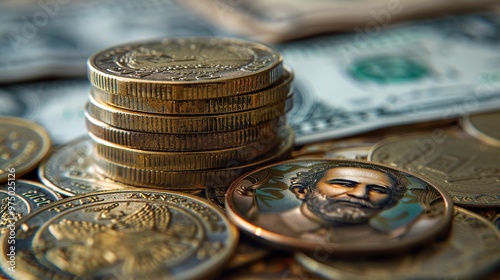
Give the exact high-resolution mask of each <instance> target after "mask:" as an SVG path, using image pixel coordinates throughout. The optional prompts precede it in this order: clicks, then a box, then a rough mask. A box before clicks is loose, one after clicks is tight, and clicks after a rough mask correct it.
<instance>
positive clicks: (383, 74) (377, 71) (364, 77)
mask: <svg viewBox="0 0 500 280" xmlns="http://www.w3.org/2000/svg"><path fill="white" fill-rule="evenodd" d="M350 72H351V75H352V76H353V77H354V78H355V79H357V80H361V81H370V82H376V83H380V84H390V83H403V82H412V81H416V80H419V79H422V78H423V77H425V76H427V75H429V73H430V70H429V69H428V68H427V67H426V66H424V65H422V64H420V63H418V62H416V61H413V60H412V59H409V58H407V57H387V56H383V57H378V56H377V57H369V58H365V59H362V60H358V61H356V62H355V63H354V65H353V67H352V68H351V69H350Z"/></svg>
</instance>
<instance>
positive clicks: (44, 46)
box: [0, 0, 500, 144]
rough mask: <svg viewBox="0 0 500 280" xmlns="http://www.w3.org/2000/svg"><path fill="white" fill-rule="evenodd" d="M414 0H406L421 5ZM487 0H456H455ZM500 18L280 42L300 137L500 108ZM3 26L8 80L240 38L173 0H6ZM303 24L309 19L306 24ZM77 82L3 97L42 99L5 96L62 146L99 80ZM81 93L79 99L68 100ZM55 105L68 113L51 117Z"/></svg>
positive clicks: (1, 46)
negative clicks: (117, 55)
mask: <svg viewBox="0 0 500 280" xmlns="http://www.w3.org/2000/svg"><path fill="white" fill-rule="evenodd" d="M206 2H208V3H211V4H213V5H215V4H217V3H221V2H220V1H219V0H217V1H206ZM313 2H314V3H312V4H311V5H310V6H311V7H316V8H317V9H319V8H320V7H321V5H327V4H328V3H337V5H340V4H342V3H343V5H348V3H352V1H350V2H347V1H343V2H339V1H329V2H327V1H319V0H317V1H313ZM316 2H321V3H319V4H318V5H319V6H318V5H316ZM372 2H373V3H372ZM406 2H407V1H403V0H401V2H400V4H402V5H403V6H404V5H406V6H404V7H406V8H408V9H409V7H410V6H409V5H410V4H408V3H406ZM417 2H418V3H427V2H429V1H417ZM441 2H443V3H448V4H449V3H450V1H440V3H441ZM486 2H488V1H455V3H456V4H455V5H456V6H461V7H465V6H467V7H469V6H470V5H474V6H475V5H476V4H478V3H486ZM23 3H25V2H23ZM61 3H66V4H61ZM202 3H204V1H200V6H203V5H205V4H202ZM227 3H229V2H227ZM231 3H233V4H236V3H241V5H243V4H245V3H247V2H243V1H239V2H238V1H235V2H231ZM248 3H249V2H248ZM248 3H247V4H246V5H250V4H248ZM252 3H253V2H252ZM255 3H263V2H261V1H256V2H255ZM271 3H275V2H270V4H269V5H271ZM290 3H296V2H294V1H291V2H290ZM356 3H358V4H361V3H365V1H364V0H360V1H356ZM370 3H372V4H370V5H356V6H355V7H363V8H365V9H367V10H368V11H369V10H370V9H372V10H375V11H378V10H376V9H375V8H370V7H375V6H373V5H376V3H379V4H380V3H381V2H380V1H370ZM390 3H392V2H390ZM468 3H469V4H468ZM313 4H314V5H313ZM435 4H436V5H441V4H438V3H435ZM255 5H256V4H255ZM290 5H291V4H290ZM384 5H387V3H386V2H384ZM429 5H431V4H429ZM463 5H465V6H463ZM383 7H386V6H383ZM3 8H5V9H3ZM281 10H282V11H287V10H286V9H281ZM231 13H232V12H231ZM231 13H230V12H227V13H226V15H228V16H229V14H231ZM401 13H403V11H402V12H401ZM498 14H499V13H497V14H494V13H492V14H483V15H479V14H478V15H475V14H470V15H463V16H448V17H442V18H440V19H433V20H421V21H416V22H408V23H401V24H397V25H390V26H388V27H386V28H365V26H364V25H360V28H359V29H354V30H355V31H356V30H357V31H356V32H351V33H345V34H331V35H326V36H321V37H314V38H309V39H304V40H300V41H294V42H286V43H281V44H277V45H276V46H277V47H278V48H279V49H280V51H281V52H282V54H283V56H284V59H285V63H286V64H289V65H290V66H291V67H292V68H293V70H294V72H295V74H296V75H295V89H296V94H295V95H294V104H295V105H294V108H293V110H292V111H291V112H290V113H289V114H288V119H289V122H290V124H291V126H292V127H293V128H294V130H295V132H296V144H306V143H312V142H315V141H323V140H326V139H334V138H340V137H346V136H349V135H354V134H358V133H362V132H367V131H370V130H374V129H378V128H381V127H388V126H393V125H402V124H410V123H416V122H423V121H430V120H445V119H449V118H455V117H459V116H462V115H466V114H471V113H475V112H479V111H486V110H493V109H498V108H500V53H499V52H498V50H499V47H500V16H498ZM365 22H366V19H365ZM0 23H2V24H0V83H15V82H19V81H28V80H33V79H40V78H45V77H68V76H77V77H81V78H83V77H85V75H86V70H85V64H86V60H87V58H88V56H89V55H90V54H91V53H93V52H95V51H97V50H99V49H102V48H105V47H109V46H111V45H117V44H120V43H122V42H129V41H133V40H139V39H148V38H158V37H166V36H198V35H206V36H211V35H216V36H233V37H234V36H237V35H235V34H229V33H225V31H222V30H221V29H219V28H216V27H214V26H211V25H210V24H207V23H206V22H205V21H203V20H202V19H200V18H199V17H198V16H197V15H196V14H193V13H192V12H190V11H189V10H188V9H186V8H185V7H182V6H179V5H178V4H177V2H174V1H173V0H169V1H160V0H147V1H141V2H134V1H131V0H126V1H104V2H103V1H97V0H92V1H74V2H73V1H71V2H64V1H62V0H61V1H56V0H42V1H38V2H37V1H33V4H32V5H25V4H22V5H21V4H12V2H2V3H0ZM361 27H362V28H361ZM302 28H303V27H302V26H297V30H302ZM304 28H305V27H304ZM297 32H299V31H297ZM71 83H72V82H71V81H70V82H68V81H64V80H54V81H51V82H35V83H29V84H20V85H5V86H2V87H0V98H1V100H2V101H3V100H8V101H9V102H10V101H12V100H17V99H19V100H27V99H26V98H24V97H25V96H30V97H29V98H31V99H30V100H39V101H37V102H31V103H29V104H30V106H28V107H26V108H29V110H24V109H23V110H18V111H15V112H14V111H12V110H13V108H15V107H10V106H8V105H7V103H6V102H4V104H2V106H1V108H0V115H12V114H14V115H19V114H21V113H20V112H24V113H22V114H21V115H22V116H24V117H27V118H30V119H32V120H34V121H39V122H42V124H44V123H46V124H47V129H48V130H49V132H50V133H51V135H53V137H55V140H54V141H55V142H56V143H62V142H65V141H66V140H69V139H71V138H74V137H76V136H78V134H79V133H77V132H80V131H85V127H84V122H83V117H82V116H81V114H80V115H79V114H78V113H74V114H75V118H69V117H68V116H69V114H70V113H69V112H80V113H81V110H82V108H83V104H84V102H85V100H86V98H85V96H86V95H87V94H88V92H87V90H88V88H89V84H88V82H86V80H83V79H82V80H80V81H79V82H75V83H74V84H72V85H70V84H71ZM56 89H57V90H56ZM59 89H61V90H59ZM63 89H64V90H63ZM56 92H59V93H56ZM73 97H75V98H78V101H66V100H67V99H68V98H70V99H71V98H73ZM63 99H64V100H65V101H63ZM23 102H28V101H23ZM51 106H52V107H54V108H57V110H59V111H58V112H59V113H57V114H55V115H52V113H51V114H47V113H46V112H44V113H43V114H42V113H41V112H42V111H46V110H48V109H47V108H49V107H51ZM75 108H76V109H75ZM74 110H75V111H74ZM37 112H38V113H37ZM50 112H55V111H53V110H52V109H51V111H50ZM64 112H66V113H64ZM62 116H65V117H62ZM76 116H80V117H79V118H76ZM49 117H50V118H49ZM69 120H72V121H71V125H70V124H69V123H67V121H69ZM61 122H64V125H63V123H61ZM64 127H69V128H71V129H65V128H64Z"/></svg>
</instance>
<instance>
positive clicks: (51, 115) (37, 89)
mask: <svg viewBox="0 0 500 280" xmlns="http://www.w3.org/2000/svg"><path fill="white" fill-rule="evenodd" d="M89 89H90V83H89V82H88V81H87V80H86V79H65V80H53V81H46V82H32V83H23V84H14V85H9V86H0V116H14V117H21V118H27V119H30V120H32V121H35V122H37V123H38V124H40V125H41V126H43V127H44V128H45V129H46V130H47V132H48V133H49V135H50V137H51V139H52V141H53V142H54V144H62V143H65V142H67V141H69V140H71V139H73V138H76V137H78V136H80V135H83V134H85V133H87V130H86V127H85V119H84V116H83V108H84V105H85V102H86V101H87V99H88V93H89Z"/></svg>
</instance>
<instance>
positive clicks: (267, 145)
mask: <svg viewBox="0 0 500 280" xmlns="http://www.w3.org/2000/svg"><path fill="white" fill-rule="evenodd" d="M89 135H90V137H91V138H92V140H93V142H94V150H95V154H96V156H98V157H101V158H104V159H106V160H108V161H111V162H113V163H115V164H120V165H123V166H127V167H132V168H139V169H150V170H163V171H185V170H203V169H215V168H223V167H226V166H227V165H228V164H230V163H232V162H238V163H239V164H246V163H249V162H248V159H254V158H258V157H260V156H262V155H263V154H265V153H267V152H269V151H270V150H271V149H273V148H275V147H276V146H277V144H278V140H280V139H279V137H278V136H277V135H276V137H274V138H273V139H268V140H270V141H266V142H254V143H250V144H248V145H245V146H240V147H235V148H228V149H222V150H207V151H194V152H191V151H183V152H162V151H146V150H140V149H131V148H127V147H124V146H120V145H116V144H113V143H110V142H107V141H104V140H102V139H100V138H98V137H96V136H94V135H93V134H92V133H89Z"/></svg>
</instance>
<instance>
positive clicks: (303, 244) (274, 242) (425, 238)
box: [226, 159, 453, 257]
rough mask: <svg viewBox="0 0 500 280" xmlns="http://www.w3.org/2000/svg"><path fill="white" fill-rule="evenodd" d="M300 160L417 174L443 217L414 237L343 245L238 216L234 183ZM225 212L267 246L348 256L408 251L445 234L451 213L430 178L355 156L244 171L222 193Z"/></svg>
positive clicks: (447, 201) (447, 199) (446, 199)
mask: <svg viewBox="0 0 500 280" xmlns="http://www.w3.org/2000/svg"><path fill="white" fill-rule="evenodd" d="M300 162H317V163H320V162H330V163H335V162H351V163H353V164H354V163H358V162H361V163H362V164H373V165H376V166H382V167H385V168H389V169H393V170H396V171H399V172H402V173H404V174H408V175H410V176H413V177H415V178H418V179H420V180H422V181H423V182H425V183H427V184H428V185H429V186H431V187H432V188H434V189H435V190H437V191H438V192H439V194H440V195H441V197H442V199H443V206H444V213H443V216H442V217H443V219H442V222H441V223H440V224H439V225H438V226H436V227H434V228H433V229H432V230H429V231H428V232H426V234H423V235H420V236H417V237H414V238H412V239H406V240H403V241H401V242H395V243H384V242H381V243H379V244H377V245H375V244H370V245H367V244H366V243H365V244H363V243H361V244H353V243H351V244H349V245H345V244H342V243H336V242H331V243H325V242H321V241H318V242H315V241H313V240H306V239H301V238H298V237H297V238H296V237H291V236H286V235H282V234H278V233H275V232H273V231H271V230H267V229H264V228H262V227H259V226H257V225H254V224H253V223H252V222H251V221H249V220H247V219H246V218H244V217H241V216H240V213H238V210H237V207H236V202H235V201H234V200H233V193H234V192H235V191H236V188H237V186H238V184H239V183H240V182H241V181H242V180H243V179H245V178H246V177H247V176H248V175H250V174H254V173H257V172H259V171H261V170H265V169H268V168H272V167H275V166H280V165H284V164H293V163H300ZM226 213H227V215H228V217H229V218H230V219H231V221H233V222H234V223H235V224H236V225H237V226H238V228H239V229H240V230H243V231H245V232H247V233H249V234H251V235H255V236H256V237H258V238H259V239H260V240H262V241H264V242H266V243H267V244H269V245H270V246H274V247H278V248H282V249H287V250H290V249H294V250H298V251H302V252H323V253H326V252H328V253H332V252H333V253H334V254H335V256H343V257H347V256H348V257H352V256H360V255H365V256H367V255H376V254H395V253H400V252H402V251H408V250H410V249H412V248H415V247H417V246H419V245H423V244H426V243H428V242H430V241H432V240H434V239H436V238H439V237H441V236H443V235H446V234H447V233H448V232H449V230H450V226H451V220H452V215H453V202H452V200H451V197H450V196H449V195H448V194H447V193H446V191H444V189H443V188H442V187H440V186H438V185H436V184H435V183H433V182H432V181H430V180H428V179H426V178H424V177H422V176H421V175H419V174H415V173H412V172H408V171H406V170H403V169H399V168H394V167H393V166H389V165H384V164H379V163H372V162H367V161H357V160H337V159H309V160H300V159H298V160H295V159H294V160H286V161H281V162H278V163H274V164H271V165H267V166H264V167H261V168H257V169H254V170H252V171H251V172H248V173H246V174H244V175H243V176H240V177H239V178H238V179H236V180H235V181H234V182H233V183H232V184H231V185H230V186H229V188H228V191H227V193H226Z"/></svg>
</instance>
